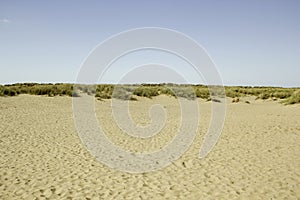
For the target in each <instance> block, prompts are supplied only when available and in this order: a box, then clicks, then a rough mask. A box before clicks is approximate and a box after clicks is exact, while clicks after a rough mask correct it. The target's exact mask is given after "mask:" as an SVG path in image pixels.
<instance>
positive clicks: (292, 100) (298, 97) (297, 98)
mask: <svg viewBox="0 0 300 200" xmlns="http://www.w3.org/2000/svg"><path fill="white" fill-rule="evenodd" d="M283 103H284V104H286V105H290V104H296V103H300V90H297V91H295V92H294V93H293V94H292V95H291V96H290V97H289V98H288V99H286V100H284V101H283Z"/></svg>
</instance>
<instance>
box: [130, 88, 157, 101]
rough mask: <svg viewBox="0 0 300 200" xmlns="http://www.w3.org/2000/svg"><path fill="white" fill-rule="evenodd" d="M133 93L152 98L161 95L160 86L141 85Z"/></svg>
mask: <svg viewBox="0 0 300 200" xmlns="http://www.w3.org/2000/svg"><path fill="white" fill-rule="evenodd" d="M133 94H134V95H137V96H140V97H147V98H152V97H154V96H158V95H159V90H158V87H153V86H140V87H138V88H136V89H135V90H134V91H133Z"/></svg>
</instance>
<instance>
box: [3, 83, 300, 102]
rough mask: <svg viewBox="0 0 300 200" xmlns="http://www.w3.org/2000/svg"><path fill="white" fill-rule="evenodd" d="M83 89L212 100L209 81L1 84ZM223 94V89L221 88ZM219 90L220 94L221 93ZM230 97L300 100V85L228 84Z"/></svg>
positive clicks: (42, 90)
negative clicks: (201, 83)
mask: <svg viewBox="0 0 300 200" xmlns="http://www.w3.org/2000/svg"><path fill="white" fill-rule="evenodd" d="M80 93H86V94H89V95H95V97H96V98H97V99H99V100H102V99H111V98H117V99H123V100H137V99H136V97H137V96H139V97H147V98H152V97H155V96H158V95H162V94H163V95H168V96H172V97H175V98H178V97H181V98H186V99H195V98H201V99H206V100H208V101H209V100H211V96H215V95H216V96H218V95H217V94H210V91H209V89H208V87H207V86H205V85H178V84H172V83H168V84H141V85H130V84H127V85H113V84H101V85H81V84H76V85H74V84H69V83H56V84H51V83H47V84H39V83H16V84H11V85H0V96H16V95H19V94H31V95H46V96H49V97H53V96H75V97H76V96H80ZM220 94H222V91H221V90H220ZM220 94H219V95H220ZM225 94H226V96H227V97H230V98H233V102H236V103H237V102H239V98H240V97H245V96H255V97H256V98H257V99H262V100H266V99H272V100H274V101H275V100H281V102H282V103H284V104H296V103H300V88H280V87H250V86H248V87H245V86H225Z"/></svg>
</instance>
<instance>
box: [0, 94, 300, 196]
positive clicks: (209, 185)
mask: <svg viewBox="0 0 300 200" xmlns="http://www.w3.org/2000/svg"><path fill="white" fill-rule="evenodd" d="M247 100H249V101H250V104H246V103H244V102H245V99H243V100H241V101H240V102H239V103H231V101H228V103H227V104H228V105H227V115H226V121H225V125H224V129H223V133H222V135H221V138H220V140H219V142H218V143H217V145H216V146H215V148H214V149H213V151H212V152H211V153H210V154H209V155H208V156H207V157H206V158H204V159H199V158H198V154H199V149H200V146H201V144H202V142H203V138H204V135H205V133H206V131H207V129H208V123H209V120H210V116H211V115H210V106H211V103H210V102H205V101H203V100H199V108H200V121H199V129H198V132H197V136H196V138H195V140H194V142H193V144H192V146H191V147H190V148H189V150H188V151H187V152H186V153H184V155H183V156H182V157H181V158H180V159H178V160H177V161H175V162H174V163H173V164H171V165H170V166H168V167H166V168H163V169H162V170H158V171H154V172H149V173H142V174H130V173H125V172H120V171H117V170H115V169H111V168H109V167H107V166H106V165H104V164H101V163H99V162H97V161H96V160H95V159H94V158H93V157H92V156H91V155H90V154H89V152H88V151H87V150H86V149H85V148H84V147H83V145H82V143H81V140H80V139H79V137H78V135H77V132H76V128H75V125H74V121H73V112H72V99H71V98H70V97H41V96H30V95H20V96H17V97H1V98H0V121H1V123H0V136H1V137H0V151H1V154H0V156H1V157H0V158H1V162H0V199H28V200H29V199H30V200H31V199H300V190H299V188H300V156H299V153H300V145H299V141H300V105H291V106H284V105H281V104H279V103H278V102H273V101H261V100H257V101H255V100H254V99H253V98H251V97H250V98H248V99H247ZM95 104H96V113H97V118H98V120H99V123H100V124H101V126H102V128H103V130H105V132H106V134H107V137H108V138H109V139H110V140H111V141H112V142H113V143H115V144H116V145H118V146H120V147H121V148H124V149H126V150H128V151H132V152H144V151H146V152H151V151H156V150H159V149H160V148H162V147H163V146H165V145H166V144H167V143H168V141H170V139H172V138H173V137H174V135H175V133H176V130H177V129H178V126H179V125H178V124H179V123H180V110H179V107H178V103H177V100H176V99H174V98H170V97H166V96H158V97H155V98H153V99H146V98H139V99H138V101H132V102H130V105H129V107H130V112H131V117H132V119H133V120H134V121H135V122H136V123H139V124H141V125H147V124H148V123H150V118H149V115H148V111H149V108H150V107H151V106H152V105H154V104H161V105H162V107H163V108H164V110H165V112H166V113H167V117H168V118H167V120H166V122H165V126H164V127H163V129H162V130H161V132H159V133H158V134H156V135H154V136H153V137H151V138H145V139H139V138H133V137H130V136H128V135H126V134H124V132H122V131H121V129H120V128H119V127H118V126H117V125H116V124H115V123H114V118H113V115H111V106H110V105H111V101H110V100H105V101H96V103H95Z"/></svg>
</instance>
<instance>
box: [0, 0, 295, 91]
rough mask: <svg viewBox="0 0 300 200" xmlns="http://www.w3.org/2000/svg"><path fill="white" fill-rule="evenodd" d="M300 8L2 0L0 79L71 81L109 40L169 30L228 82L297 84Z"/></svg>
mask: <svg viewBox="0 0 300 200" xmlns="http://www.w3.org/2000/svg"><path fill="white" fill-rule="evenodd" d="M299 10H300V1H298V0H281V1H277V0H263V1H261V0H260V1H259V0H258V1H254V0H253V1H246V0H235V1H231V0H229V1H227V0H224V1H221V0H212V1H201V0H198V1H196V0H195V1H163V0H153V1H143V0H137V1H134V0H128V1H121V0H120V1H116V0H112V1H30V0H28V1H14V0H1V1H0V71H1V75H0V84H6V83H15V82H74V81H75V80H76V76H77V73H78V71H79V69H80V66H81V64H82V62H83V61H84V59H85V58H86V56H87V55H88V54H89V52H90V51H91V50H92V49H93V48H94V47H95V46H96V45H98V44H99V43H100V42H102V41H103V40H105V39H106V38H108V37H110V36H111V35H114V34H117V33H119V32H121V31H125V30H128V29H132V28H138V27H164V28H169V29H174V30H177V31H180V32H182V33H184V34H186V35H188V36H190V37H192V38H193V39H194V40H196V41H197V42H198V43H200V44H201V45H202V46H203V47H204V48H205V49H206V50H207V51H208V53H209V55H210V56H211V58H212V59H213V60H214V62H215V63H216V65H217V67H218V70H219V72H220V74H221V76H222V78H223V82H224V84H225V85H266V86H269V85H271V86H297V87H299V86H300V78H299V77H300V76H299V75H300V64H299V63H300V39H299V35H300V20H299V19H300V12H299ZM182 70H183V71H185V70H186V68H184V67H183V68H182ZM108 76H111V77H110V78H111V79H113V78H114V77H113V76H114V73H111V74H109V75H108Z"/></svg>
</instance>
